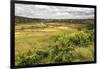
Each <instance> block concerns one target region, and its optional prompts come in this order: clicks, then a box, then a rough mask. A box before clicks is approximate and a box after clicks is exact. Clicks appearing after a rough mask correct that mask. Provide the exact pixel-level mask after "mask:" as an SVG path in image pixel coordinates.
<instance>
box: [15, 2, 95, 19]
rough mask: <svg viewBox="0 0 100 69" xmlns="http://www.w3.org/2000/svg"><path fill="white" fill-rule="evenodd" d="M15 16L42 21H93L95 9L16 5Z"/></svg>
mask: <svg viewBox="0 0 100 69" xmlns="http://www.w3.org/2000/svg"><path fill="white" fill-rule="evenodd" d="M15 16H22V17H28V18H42V19H91V18H92V19H93V18H94V8H82V7H69V6H50V5H34V4H32V5H30V4H17V3H16V4H15Z"/></svg>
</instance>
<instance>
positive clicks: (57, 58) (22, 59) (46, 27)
mask: <svg viewBox="0 0 100 69" xmlns="http://www.w3.org/2000/svg"><path fill="white" fill-rule="evenodd" d="M94 25H95V24H94V20H93V19H62V20H57V19H53V20H52V19H31V18H25V17H17V16H16V17H15V64H16V66H19V65H30V64H49V63H68V62H85V61H94V47H95V46H94V39H95V38H94Z"/></svg>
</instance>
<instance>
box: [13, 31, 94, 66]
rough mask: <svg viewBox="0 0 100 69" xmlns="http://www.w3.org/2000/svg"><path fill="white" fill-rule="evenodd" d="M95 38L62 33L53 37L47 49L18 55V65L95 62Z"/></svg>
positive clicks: (87, 33) (76, 33)
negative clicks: (93, 41)
mask: <svg viewBox="0 0 100 69" xmlns="http://www.w3.org/2000/svg"><path fill="white" fill-rule="evenodd" d="M92 40H93V37H92V36H91V33H90V32H89V31H88V32H85V31H78V32H73V33H70V34H68V33H66V32H64V33H62V34H60V35H59V36H55V37H53V40H52V41H53V42H52V44H51V43H50V44H48V45H47V46H45V48H40V49H39V48H34V49H31V50H29V51H28V52H27V53H22V54H20V55H16V59H15V60H16V65H30V64H48V63H67V62H77V61H79V62H83V61H93V60H94V54H93V51H94V50H93V49H94V48H93V47H94V46H93V43H92Z"/></svg>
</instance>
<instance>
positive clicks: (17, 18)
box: [15, 16, 94, 23]
mask: <svg viewBox="0 0 100 69" xmlns="http://www.w3.org/2000/svg"><path fill="white" fill-rule="evenodd" d="M15 22H16V23H34V22H44V23H48V22H50V23H51V22H61V23H63V22H64V23H94V19H42V18H28V17H21V16H15Z"/></svg>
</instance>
